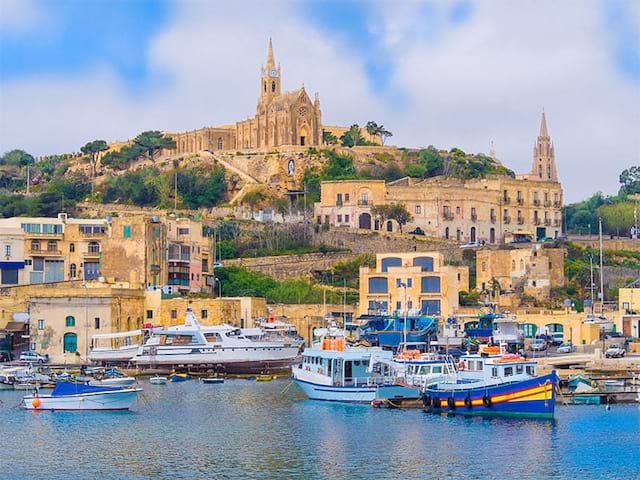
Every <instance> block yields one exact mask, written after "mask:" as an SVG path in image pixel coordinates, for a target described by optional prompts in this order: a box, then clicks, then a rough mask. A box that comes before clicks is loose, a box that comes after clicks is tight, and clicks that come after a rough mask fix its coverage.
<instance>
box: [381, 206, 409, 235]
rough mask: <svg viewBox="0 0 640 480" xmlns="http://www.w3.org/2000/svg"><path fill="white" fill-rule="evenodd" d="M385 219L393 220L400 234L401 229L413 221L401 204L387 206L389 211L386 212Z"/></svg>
mask: <svg viewBox="0 0 640 480" xmlns="http://www.w3.org/2000/svg"><path fill="white" fill-rule="evenodd" d="M387 218H389V219H391V220H395V221H396V222H398V225H399V226H400V232H401V233H402V227H404V226H405V225H406V224H407V223H409V222H410V221H412V220H413V217H412V216H411V214H410V213H409V211H408V210H407V208H406V207H405V206H404V204H402V203H392V204H391V205H389V211H388V212H387Z"/></svg>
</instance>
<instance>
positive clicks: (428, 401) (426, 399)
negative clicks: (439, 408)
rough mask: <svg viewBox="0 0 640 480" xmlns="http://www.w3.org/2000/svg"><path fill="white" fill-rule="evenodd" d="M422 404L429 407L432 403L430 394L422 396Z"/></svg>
mask: <svg viewBox="0 0 640 480" xmlns="http://www.w3.org/2000/svg"><path fill="white" fill-rule="evenodd" d="M422 405H423V406H424V407H428V406H429V405H431V397H430V396H429V395H424V396H423V397H422Z"/></svg>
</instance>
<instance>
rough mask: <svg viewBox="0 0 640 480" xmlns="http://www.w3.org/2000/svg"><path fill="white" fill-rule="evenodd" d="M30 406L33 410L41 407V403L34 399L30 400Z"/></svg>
mask: <svg viewBox="0 0 640 480" xmlns="http://www.w3.org/2000/svg"><path fill="white" fill-rule="evenodd" d="M31 405H33V408H40V405H42V401H40V399H39V398H34V399H33V400H31Z"/></svg>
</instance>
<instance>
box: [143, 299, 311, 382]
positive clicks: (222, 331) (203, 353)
mask: <svg viewBox="0 0 640 480" xmlns="http://www.w3.org/2000/svg"><path fill="white" fill-rule="evenodd" d="M299 351H300V345H299V344H296V343H294V342H292V341H291V340H290V339H288V338H281V339H277V340H272V339H268V338H258V339H253V338H248V337H247V336H246V335H245V333H244V332H243V329H240V328H236V327H234V326H231V325H215V326H202V325H200V323H199V322H198V320H197V319H196V317H195V315H194V314H193V311H192V310H191V308H188V309H187V314H186V320H185V323H184V325H180V326H174V327H168V328H158V329H155V330H154V332H153V334H152V335H151V337H150V338H149V340H147V342H146V343H145V344H144V345H143V346H141V347H140V348H139V349H138V351H137V353H136V355H135V356H134V357H133V359H132V362H133V363H135V364H137V365H138V366H143V367H144V366H156V365H183V366H187V365H192V366H195V367H199V368H203V367H211V368H215V369H216V371H225V372H228V373H260V372H263V371H267V370H269V371H273V370H278V369H286V368H289V366H290V365H291V364H292V363H294V362H295V361H296V359H297V358H298V354H299Z"/></svg>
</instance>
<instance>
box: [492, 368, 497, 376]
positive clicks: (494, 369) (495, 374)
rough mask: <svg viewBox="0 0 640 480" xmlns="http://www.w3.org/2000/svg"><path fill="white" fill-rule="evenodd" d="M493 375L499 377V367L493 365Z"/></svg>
mask: <svg viewBox="0 0 640 480" xmlns="http://www.w3.org/2000/svg"><path fill="white" fill-rule="evenodd" d="M491 376H492V377H497V376H498V367H493V368H492V369H491Z"/></svg>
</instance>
